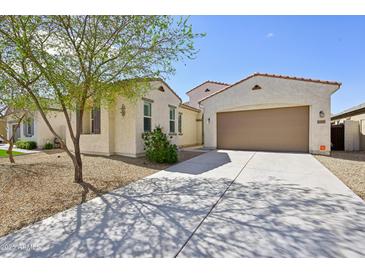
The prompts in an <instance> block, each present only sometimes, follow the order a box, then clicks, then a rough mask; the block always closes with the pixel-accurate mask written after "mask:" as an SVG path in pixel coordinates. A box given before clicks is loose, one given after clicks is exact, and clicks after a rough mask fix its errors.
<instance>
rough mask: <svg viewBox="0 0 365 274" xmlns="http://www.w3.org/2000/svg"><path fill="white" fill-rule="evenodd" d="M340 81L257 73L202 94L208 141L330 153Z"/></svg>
mask: <svg viewBox="0 0 365 274" xmlns="http://www.w3.org/2000/svg"><path fill="white" fill-rule="evenodd" d="M340 86H341V83H338V82H333V81H322V80H313V79H306V78H298V77H289V76H283V75H274V74H263V73H255V74H252V75H250V76H248V77H246V78H244V79H242V80H240V81H238V82H236V83H234V84H232V85H229V86H226V87H223V88H222V89H220V90H218V91H215V92H213V93H211V94H210V95H209V96H206V97H205V98H203V99H201V100H200V102H199V103H200V106H201V108H202V109H203V113H204V114H203V115H204V124H203V128H204V146H205V147H208V148H218V149H241V150H267V151H292V152H309V153H320V154H329V153H330V150H331V136H330V134H331V132H330V128H331V127H330V124H331V95H332V94H333V93H334V92H335V91H336V90H338V89H339V88H340Z"/></svg>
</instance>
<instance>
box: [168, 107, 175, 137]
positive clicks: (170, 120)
mask: <svg viewBox="0 0 365 274" xmlns="http://www.w3.org/2000/svg"><path fill="white" fill-rule="evenodd" d="M171 110H173V111H174V119H171V115H170V114H171ZM171 122H174V131H171V126H170V123H171ZM169 133H170V134H176V107H174V106H169Z"/></svg>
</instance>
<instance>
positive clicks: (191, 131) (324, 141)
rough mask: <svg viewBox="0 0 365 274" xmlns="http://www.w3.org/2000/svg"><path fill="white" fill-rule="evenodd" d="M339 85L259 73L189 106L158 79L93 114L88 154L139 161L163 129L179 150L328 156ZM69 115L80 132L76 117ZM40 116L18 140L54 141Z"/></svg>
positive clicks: (85, 134) (200, 95)
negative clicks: (153, 134) (146, 137)
mask: <svg viewBox="0 0 365 274" xmlns="http://www.w3.org/2000/svg"><path fill="white" fill-rule="evenodd" d="M340 86H341V83H339V82H334V81H322V80H314V79H307V78H298V77H290V76H283V75H274V74H263V73H255V74H252V75H250V76H248V77H246V78H244V79H242V80H240V81H238V82H236V83H234V84H226V83H221V82H216V81H206V82H204V83H202V84H200V85H198V86H196V87H195V88H193V89H191V90H190V91H188V92H187V95H188V97H189V102H186V103H182V100H181V98H180V97H179V96H178V95H177V94H176V93H175V92H174V90H173V89H172V88H171V87H170V86H169V85H168V84H167V83H166V82H165V81H163V80H162V79H154V80H151V82H150V88H149V90H148V92H147V93H145V95H144V96H143V98H141V99H138V100H136V101H130V100H128V99H126V98H124V97H122V96H120V97H119V98H118V99H117V100H116V102H115V103H114V104H113V105H112V106H108V107H106V106H105V107H101V108H94V109H92V110H90V111H86V112H85V113H84V116H83V119H84V120H83V128H82V135H81V138H80V146H81V152H82V153H85V154H95V155H124V156H130V157H138V156H141V155H143V154H144V144H143V139H142V134H143V133H144V132H146V131H151V130H152V129H154V128H155V127H156V126H161V127H162V129H163V131H164V132H165V133H166V134H168V136H169V137H170V140H171V142H172V143H174V144H176V145H177V146H179V147H185V146H193V145H201V144H203V145H204V146H205V147H207V148H212V149H215V148H218V149H239V150H267V151H289V152H309V153H320V154H329V153H330V151H331V114H330V113H331V112H330V111H331V95H332V94H333V93H334V92H335V91H336V90H338V89H339V88H340ZM61 115H63V114H61ZM70 116H71V123H72V125H73V126H74V127H75V124H76V119H75V117H76V113H75V112H73V113H71V115H70ZM39 119H41V117H40V116H39V115H37V114H35V116H34V117H33V120H31V121H33V122H32V124H31V125H29V124H25V125H23V126H22V127H21V128H20V132H19V138H22V139H29V138H32V139H35V141H37V143H38V144H39V145H42V144H43V143H44V142H45V140H47V139H53V136H52V135H51V134H49V133H50V132H47V130H48V129H44V128H43V126H45V125H43V124H42V121H40V120H39ZM55 119H57V120H55V121H53V125H55V127H56V128H57V131H59V132H61V133H60V134H61V135H62V134H64V135H65V140H66V145H67V146H68V147H69V148H70V149H71V150H72V149H73V146H72V141H71V138H70V136H69V134H68V131H67V130H65V127H66V123H65V121H64V118H63V116H62V118H61V117H59V116H58V115H56V117H55ZM8 124H9V128H10V130H11V121H10V122H8ZM46 132H47V133H46ZM64 135H62V136H64Z"/></svg>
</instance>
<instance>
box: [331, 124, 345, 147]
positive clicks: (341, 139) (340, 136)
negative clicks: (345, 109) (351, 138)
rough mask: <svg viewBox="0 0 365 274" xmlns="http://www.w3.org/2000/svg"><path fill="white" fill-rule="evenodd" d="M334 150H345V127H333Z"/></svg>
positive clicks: (332, 142) (332, 141)
mask: <svg viewBox="0 0 365 274" xmlns="http://www.w3.org/2000/svg"><path fill="white" fill-rule="evenodd" d="M331 144H332V150H344V149H345V125H344V124H339V125H331Z"/></svg>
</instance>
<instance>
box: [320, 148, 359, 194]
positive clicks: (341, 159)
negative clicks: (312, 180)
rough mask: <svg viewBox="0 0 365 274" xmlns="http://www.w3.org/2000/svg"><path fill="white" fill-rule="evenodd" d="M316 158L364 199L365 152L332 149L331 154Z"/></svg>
mask: <svg viewBox="0 0 365 274" xmlns="http://www.w3.org/2000/svg"><path fill="white" fill-rule="evenodd" d="M316 158H317V159H318V160H319V161H320V162H321V163H322V164H323V165H324V166H326V167H327V168H328V169H329V170H330V171H331V172H332V173H333V174H335V175H336V176H337V177H338V178H339V179H341V180H342V181H343V182H344V183H345V184H346V185H347V186H348V187H349V188H351V189H352V191H353V192H355V193H356V194H357V195H358V196H359V197H361V198H362V199H363V200H365V152H343V151H332V152H331V156H320V155H317V156H316Z"/></svg>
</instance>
